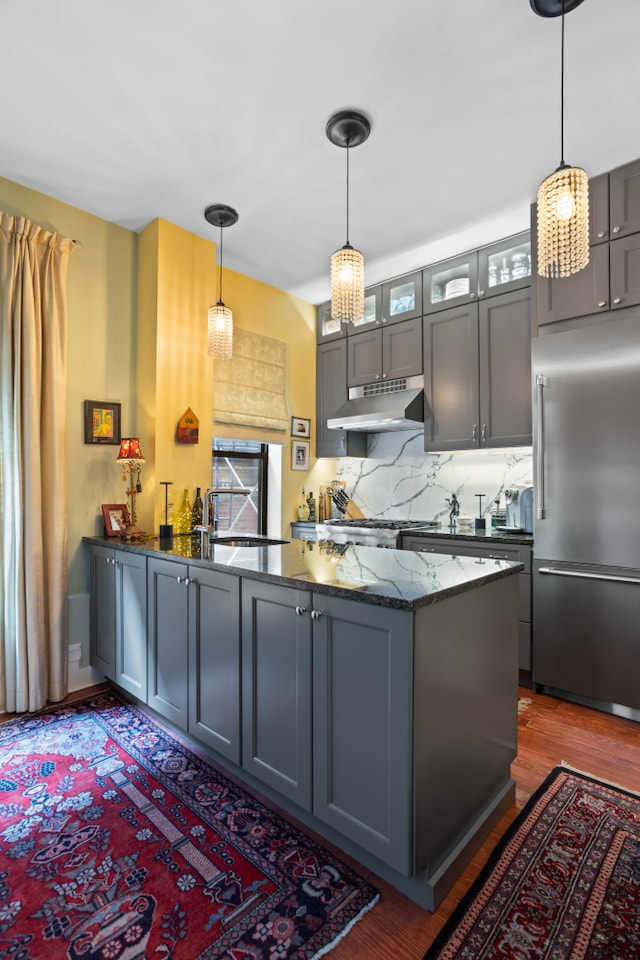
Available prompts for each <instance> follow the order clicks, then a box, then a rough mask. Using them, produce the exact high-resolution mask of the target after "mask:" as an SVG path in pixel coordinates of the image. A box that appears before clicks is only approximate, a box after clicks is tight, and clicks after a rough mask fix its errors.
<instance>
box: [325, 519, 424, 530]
mask: <svg viewBox="0 0 640 960" xmlns="http://www.w3.org/2000/svg"><path fill="white" fill-rule="evenodd" d="M325 524H326V525H328V526H329V525H330V526H334V527H349V528H350V529H351V528H358V529H363V530H408V529H415V528H416V527H437V526H438V522H437V520H384V519H380V518H378V519H376V518H370V517H366V518H361V519H359V520H349V519H347V518H346V517H345V518H344V519H339V520H325Z"/></svg>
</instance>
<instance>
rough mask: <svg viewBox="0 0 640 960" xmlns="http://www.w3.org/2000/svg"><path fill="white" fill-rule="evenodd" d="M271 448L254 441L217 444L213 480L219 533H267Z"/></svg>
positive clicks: (216, 440) (220, 441)
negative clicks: (268, 466)
mask: <svg viewBox="0 0 640 960" xmlns="http://www.w3.org/2000/svg"><path fill="white" fill-rule="evenodd" d="M267 464H268V445H267V444H266V443H258V442H257V441H254V440H228V439H226V438H224V437H215V438H214V441H213V479H212V483H211V486H212V488H213V490H214V493H215V497H214V504H215V520H214V526H215V528H216V529H217V530H233V532H234V533H266V532H267Z"/></svg>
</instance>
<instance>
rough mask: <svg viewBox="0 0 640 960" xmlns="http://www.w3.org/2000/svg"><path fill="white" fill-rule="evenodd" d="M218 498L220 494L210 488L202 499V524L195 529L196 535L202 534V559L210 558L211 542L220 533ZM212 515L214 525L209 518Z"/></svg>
mask: <svg viewBox="0 0 640 960" xmlns="http://www.w3.org/2000/svg"><path fill="white" fill-rule="evenodd" d="M217 496H218V493H217V491H216V490H213V489H211V488H210V489H209V490H206V491H205V494H204V496H203V498H202V517H201V522H200V523H199V524H197V525H196V526H195V527H194V528H193V529H194V532H195V533H199V534H200V555H201V556H202V557H206V556H208V553H209V542H210V541H211V540H212V539H213V535H214V534H215V533H217V531H218V518H217V516H216V510H215V507H216V497H217ZM212 508H213V510H212ZM212 514H213V523H209V518H210V517H211V516H212Z"/></svg>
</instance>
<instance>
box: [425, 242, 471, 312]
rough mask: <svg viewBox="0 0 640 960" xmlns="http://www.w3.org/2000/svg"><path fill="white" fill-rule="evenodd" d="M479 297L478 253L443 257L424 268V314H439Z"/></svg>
mask: <svg viewBox="0 0 640 960" xmlns="http://www.w3.org/2000/svg"><path fill="white" fill-rule="evenodd" d="M477 296H478V252H477V251H476V250H474V251H472V252H471V253H466V254H464V255H463V256H460V257H454V258H453V259H451V260H443V261H442V262H441V263H436V264H434V265H433V266H431V267H426V269H425V270H423V271H422V305H423V310H424V313H425V314H427V313H435V311H436V310H443V309H446V308H447V307H450V306H451V307H453V306H455V305H457V304H461V303H468V302H469V301H470V300H475V299H476V298H477Z"/></svg>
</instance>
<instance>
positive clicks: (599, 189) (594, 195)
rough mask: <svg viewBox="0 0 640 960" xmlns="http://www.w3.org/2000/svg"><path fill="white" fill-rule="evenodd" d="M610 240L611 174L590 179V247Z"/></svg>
mask: <svg viewBox="0 0 640 960" xmlns="http://www.w3.org/2000/svg"><path fill="white" fill-rule="evenodd" d="M609 238H610V226H609V174H607V173H601V174H600V175H599V176H597V177H590V179H589V246H592V247H593V246H595V245H596V244H598V243H606V242H607V241H608V240H609ZM536 272H537V268H536Z"/></svg>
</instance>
